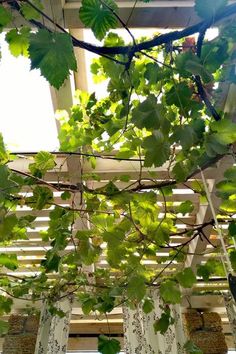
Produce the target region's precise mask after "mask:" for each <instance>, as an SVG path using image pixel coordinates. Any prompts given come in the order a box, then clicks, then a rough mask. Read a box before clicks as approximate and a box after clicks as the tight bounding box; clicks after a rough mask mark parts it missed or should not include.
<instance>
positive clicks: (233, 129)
mask: <svg viewBox="0 0 236 354" xmlns="http://www.w3.org/2000/svg"><path fill="white" fill-rule="evenodd" d="M211 128H212V130H214V131H216V132H217V133H216V134H215V138H216V139H217V141H218V142H219V143H221V144H225V145H226V144H232V143H234V142H235V141H236V123H234V122H232V121H231V120H230V119H222V120H220V121H217V122H213V123H212V124H211Z"/></svg>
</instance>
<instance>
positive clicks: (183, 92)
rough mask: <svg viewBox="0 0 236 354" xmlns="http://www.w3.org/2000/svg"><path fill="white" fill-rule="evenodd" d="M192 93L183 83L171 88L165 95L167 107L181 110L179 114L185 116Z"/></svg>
mask: <svg viewBox="0 0 236 354" xmlns="http://www.w3.org/2000/svg"><path fill="white" fill-rule="evenodd" d="M191 96H192V92H191V90H190V88H189V87H188V85H187V84H186V83H184V82H181V83H180V84H176V85H175V86H172V88H171V89H170V90H169V91H168V92H167V93H166V103H167V105H169V106H171V105H175V106H176V107H179V108H180V109H181V112H182V113H183V114H184V115H186V113H187V110H188V107H189V106H190V105H191V100H190V99H191Z"/></svg>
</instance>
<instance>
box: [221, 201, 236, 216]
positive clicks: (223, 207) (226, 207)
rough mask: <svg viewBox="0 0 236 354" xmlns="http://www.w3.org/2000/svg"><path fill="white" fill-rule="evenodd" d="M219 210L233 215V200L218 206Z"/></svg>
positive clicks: (234, 209) (235, 205)
mask: <svg viewBox="0 0 236 354" xmlns="http://www.w3.org/2000/svg"><path fill="white" fill-rule="evenodd" d="M220 209H221V210H223V211H226V212H227V213H235V212H236V202H235V200H231V199H227V200H224V201H223V202H222V203H221V205H220Z"/></svg>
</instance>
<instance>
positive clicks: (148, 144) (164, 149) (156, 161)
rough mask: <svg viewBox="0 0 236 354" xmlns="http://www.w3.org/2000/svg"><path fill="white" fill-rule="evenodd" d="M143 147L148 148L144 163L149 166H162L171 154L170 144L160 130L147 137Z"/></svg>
mask: <svg viewBox="0 0 236 354" xmlns="http://www.w3.org/2000/svg"><path fill="white" fill-rule="evenodd" d="M143 147H144V148H145V150H146V153H145V163H144V165H145V166H147V167H149V166H152V165H154V166H161V165H162V164H163V163H164V162H166V160H167V159H168V157H169V155H170V144H169V143H168V141H167V140H166V139H165V137H164V135H163V134H162V133H161V132H159V131H154V133H153V134H152V135H150V136H148V137H147V138H145V139H144V141H143Z"/></svg>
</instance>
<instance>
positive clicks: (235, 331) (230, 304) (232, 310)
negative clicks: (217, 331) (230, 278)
mask: <svg viewBox="0 0 236 354" xmlns="http://www.w3.org/2000/svg"><path fill="white" fill-rule="evenodd" d="M223 296H224V302H225V308H226V311H227V315H228V319H229V325H230V328H231V331H232V336H233V340H234V345H235V348H236V304H235V301H234V299H233V297H232V295H231V293H230V292H229V291H228V292H227V293H224V294H223Z"/></svg>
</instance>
